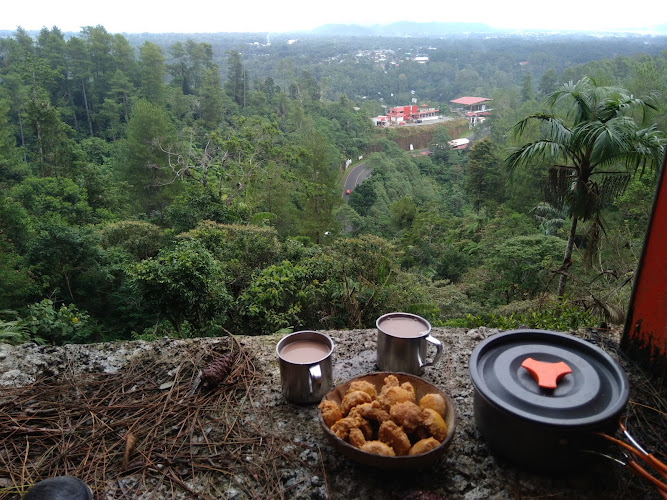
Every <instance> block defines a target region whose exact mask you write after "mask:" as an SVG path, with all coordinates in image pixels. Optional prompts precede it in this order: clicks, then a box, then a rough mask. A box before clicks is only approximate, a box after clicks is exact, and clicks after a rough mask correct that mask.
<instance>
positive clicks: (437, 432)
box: [422, 408, 447, 443]
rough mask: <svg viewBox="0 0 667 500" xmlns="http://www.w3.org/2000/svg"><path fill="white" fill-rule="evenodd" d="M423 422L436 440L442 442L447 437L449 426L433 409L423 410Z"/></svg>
mask: <svg viewBox="0 0 667 500" xmlns="http://www.w3.org/2000/svg"><path fill="white" fill-rule="evenodd" d="M422 416H423V421H422V424H423V426H424V427H426V429H428V431H429V432H430V433H431V436H433V437H434V438H435V439H437V440H438V441H440V442H441V443H442V441H443V440H444V439H445V438H446V437H447V424H446V423H445V421H444V420H443V418H442V417H441V416H440V414H439V413H438V412H437V411H435V410H433V409H431V408H424V409H423V410H422Z"/></svg>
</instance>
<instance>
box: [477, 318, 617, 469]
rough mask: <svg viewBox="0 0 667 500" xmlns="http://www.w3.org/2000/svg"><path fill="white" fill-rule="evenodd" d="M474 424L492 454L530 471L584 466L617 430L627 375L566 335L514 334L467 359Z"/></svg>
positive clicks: (502, 335)
mask: <svg viewBox="0 0 667 500" xmlns="http://www.w3.org/2000/svg"><path fill="white" fill-rule="evenodd" d="M469 370H470V378H471V380H472V383H473V387H474V395H473V405H474V416H475V423H476V425H477V428H478V429H479V431H480V433H481V434H482V436H483V437H484V438H485V440H486V442H487V444H488V445H489V447H490V448H491V449H492V450H493V451H495V452H496V453H498V454H500V455H503V456H505V457H506V458H509V459H510V460H512V461H514V462H516V463H518V464H520V465H522V466H524V467H527V468H530V469H533V470H536V471H540V472H559V471H567V470H572V469H574V468H576V467H579V466H581V465H582V464H583V463H584V462H586V461H587V458H590V457H591V455H590V454H589V453H585V452H584V451H586V450H595V449H596V448H599V447H600V441H601V440H600V438H599V437H598V436H596V435H595V434H594V433H595V432H612V433H613V432H614V430H615V429H617V428H618V417H619V415H620V413H621V412H622V411H623V409H624V408H625V405H626V404H627V402H628V398H629V396H630V387H629V382H628V378H627V376H626V374H625V372H624V371H623V369H622V368H621V367H620V366H619V365H618V363H617V362H616V361H615V360H614V359H613V358H611V356H609V355H608V354H607V353H606V352H604V351H603V350H602V349H600V348H599V347H597V346H595V345H593V344H591V343H589V342H587V341H585V340H582V339H579V338H577V337H574V336H572V335H569V334H564V333H557V332H552V331H546V330H513V331H507V332H502V333H498V334H496V335H493V336H491V337H489V338H487V339H486V340H484V341H482V342H480V343H479V344H478V345H477V346H476V347H475V349H474V350H473V352H472V355H471V356H470V367H469Z"/></svg>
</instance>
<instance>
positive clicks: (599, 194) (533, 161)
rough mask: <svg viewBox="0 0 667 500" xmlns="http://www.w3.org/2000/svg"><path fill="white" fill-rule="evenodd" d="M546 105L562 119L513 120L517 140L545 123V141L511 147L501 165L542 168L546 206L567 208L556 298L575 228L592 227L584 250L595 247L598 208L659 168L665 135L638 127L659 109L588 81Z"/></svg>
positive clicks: (568, 85)
mask: <svg viewBox="0 0 667 500" xmlns="http://www.w3.org/2000/svg"><path fill="white" fill-rule="evenodd" d="M545 99H546V103H547V105H548V106H549V107H550V109H551V110H554V108H556V106H557V104H561V103H563V104H566V105H567V106H568V107H567V112H566V114H565V117H564V118H558V117H556V116H554V115H551V114H544V113H539V114H535V115H531V116H528V117H526V118H524V119H523V120H521V121H520V122H518V123H517V124H516V125H515V126H514V129H513V130H514V132H515V133H516V134H517V135H519V136H520V135H522V134H523V133H524V131H525V130H526V127H527V126H528V125H529V124H530V123H535V122H536V123H539V124H541V125H542V128H541V133H542V138H541V139H539V140H537V141H534V142H529V143H527V144H524V145H523V146H521V147H519V148H513V149H512V150H511V153H510V155H509V156H508V157H507V158H506V160H505V166H506V167H507V168H508V169H509V171H510V172H512V171H513V170H514V169H515V168H517V167H521V166H528V165H538V166H543V167H546V168H547V169H548V174H549V175H548V178H547V182H546V185H545V194H546V198H547V202H549V203H551V204H552V205H553V206H555V207H557V208H561V207H566V208H567V212H568V215H569V216H570V218H571V221H572V222H571V225H570V232H569V235H568V239H567V245H566V247H565V255H564V257H563V265H562V266H561V269H560V271H561V275H560V280H559V283H558V296H559V297H560V296H562V295H563V292H564V290H565V282H566V280H567V272H566V271H567V268H568V267H569V265H570V263H571V262H572V261H571V256H572V249H573V246H574V237H575V235H576V231H577V222H578V221H579V220H582V221H587V220H590V221H591V222H592V224H591V232H590V233H589V234H590V236H591V241H590V246H589V248H596V247H597V245H598V243H599V238H600V235H601V232H602V231H604V227H603V225H602V218H601V210H602V208H603V207H604V206H605V205H606V204H607V203H608V202H609V201H611V200H613V199H614V198H615V197H616V196H618V195H619V194H621V193H622V192H623V190H624V189H625V187H626V186H627V183H628V181H629V180H630V177H631V176H632V175H633V174H635V173H637V172H638V171H640V172H642V173H643V172H644V170H645V169H650V170H653V169H654V168H655V167H656V166H657V165H660V162H661V161H662V156H663V153H664V143H665V137H664V134H663V133H662V132H660V131H659V130H657V128H656V126H655V125H651V126H649V127H646V128H642V127H643V126H644V125H643V123H644V121H645V119H646V112H647V111H648V110H649V109H656V108H655V107H654V106H653V105H652V104H650V103H649V102H647V101H644V100H641V99H638V98H636V97H634V96H632V95H631V94H629V93H628V91H627V90H624V89H622V88H618V87H603V86H599V85H598V84H597V83H596V82H595V80H593V79H592V78H589V77H584V78H582V79H581V80H579V81H578V82H577V83H572V82H569V83H566V84H563V85H562V86H561V87H560V88H559V89H557V90H556V91H555V92H552V93H551V94H549V95H548V96H547V97H546V98H545ZM635 117H637V118H640V122H639V124H638V123H637V122H636V121H635Z"/></svg>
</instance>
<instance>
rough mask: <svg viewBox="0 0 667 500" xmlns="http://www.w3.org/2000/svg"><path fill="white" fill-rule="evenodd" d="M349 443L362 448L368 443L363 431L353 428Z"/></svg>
mask: <svg viewBox="0 0 667 500" xmlns="http://www.w3.org/2000/svg"><path fill="white" fill-rule="evenodd" d="M348 440H349V442H350V444H351V445H352V446H355V447H357V448H361V447H362V446H363V445H364V444H365V443H366V436H364V433H363V432H362V430H361V429H359V428H358V427H353V428H352V429H350V435H349V439H348Z"/></svg>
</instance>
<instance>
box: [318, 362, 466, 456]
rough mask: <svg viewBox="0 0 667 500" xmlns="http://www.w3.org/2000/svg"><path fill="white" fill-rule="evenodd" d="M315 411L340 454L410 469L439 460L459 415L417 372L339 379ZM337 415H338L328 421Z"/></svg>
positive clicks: (450, 437)
mask: <svg viewBox="0 0 667 500" xmlns="http://www.w3.org/2000/svg"><path fill="white" fill-rule="evenodd" d="M359 392H363V393H365V394H364V395H363V396H362V395H360V394H359ZM366 396H369V397H370V400H368V398H367V397H366ZM318 413H319V420H320V425H321V426H322V429H323V430H324V433H325V435H326V436H327V438H328V439H329V441H330V442H331V444H332V445H333V447H334V448H335V449H336V450H337V451H338V452H339V453H342V454H343V455H344V456H346V457H347V458H349V459H351V460H353V461H356V462H358V463H362V464H365V465H371V466H374V467H378V468H383V469H414V468H420V467H425V466H429V465H431V464H433V463H435V462H436V461H438V460H439V459H440V458H441V457H442V456H443V455H444V453H445V452H446V451H447V449H448V448H449V445H450V444H451V440H452V438H453V436H454V430H455V427H456V418H457V417H456V411H455V409H454V405H453V403H452V400H451V399H450V398H449V396H447V394H445V393H444V392H443V391H441V390H440V389H438V388H437V387H435V386H434V385H432V384H429V383H428V382H426V381H425V380H423V379H421V378H419V377H417V376H414V375H409V374H406V373H389V372H379V373H371V374H368V375H362V376H360V377H356V378H353V379H351V380H348V381H347V382H345V383H343V384H340V385H339V386H337V387H335V388H334V389H333V390H331V391H330V392H329V393H328V394H327V395H326V396H325V397H324V398H323V399H322V402H321V403H320V405H319V412H318ZM337 415H341V418H340V419H339V420H338V421H336V422H333V423H332V422H331V421H332V419H333V418H334V416H337Z"/></svg>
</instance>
